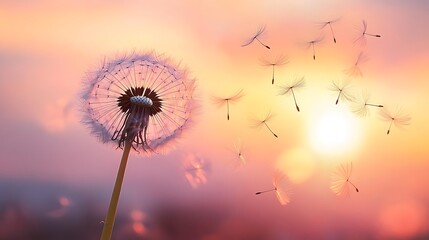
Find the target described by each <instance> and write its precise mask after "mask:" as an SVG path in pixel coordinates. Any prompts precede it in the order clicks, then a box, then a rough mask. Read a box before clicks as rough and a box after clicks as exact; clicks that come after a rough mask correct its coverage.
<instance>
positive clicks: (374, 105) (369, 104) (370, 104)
mask: <svg viewBox="0 0 429 240" xmlns="http://www.w3.org/2000/svg"><path fill="white" fill-rule="evenodd" d="M365 105H366V106H371V107H379V108H381V107H383V105H379V104H372V103H365Z"/></svg>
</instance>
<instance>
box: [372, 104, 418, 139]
mask: <svg viewBox="0 0 429 240" xmlns="http://www.w3.org/2000/svg"><path fill="white" fill-rule="evenodd" d="M378 113H379V114H380V118H381V120H383V121H386V122H390V123H389V129H387V134H389V133H390V129H391V128H392V124H393V125H395V126H396V127H397V128H403V127H404V126H406V125H409V124H410V121H411V117H410V116H408V114H404V113H403V111H402V109H401V108H399V107H397V108H396V110H395V111H394V112H393V113H392V112H390V111H389V109H387V108H386V107H384V108H382V109H380V111H379V112H378Z"/></svg>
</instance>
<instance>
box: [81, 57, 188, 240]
mask: <svg viewBox="0 0 429 240" xmlns="http://www.w3.org/2000/svg"><path fill="white" fill-rule="evenodd" d="M84 80H85V89H84V90H83V92H82V100H83V112H84V119H83V123H84V124H86V125H88V126H89V127H90V128H91V131H92V133H93V134H95V135H96V136H97V137H99V138H100V140H101V141H102V142H112V143H116V144H117V146H118V147H119V148H122V149H123V154H122V159H121V163H120V166H119V170H118V175H117V178H116V182H115V186H114V190H113V193H112V198H111V201H110V205H109V210H108V212H107V216H106V219H105V221H104V228H103V233H102V236H101V239H110V237H111V234H112V230H113V225H114V221H115V215H116V209H117V204H118V201H119V195H120V192H121V187H122V182H123V178H124V174H125V168H126V164H127V161H128V156H129V153H130V149H131V147H132V148H134V149H135V150H136V151H139V150H143V152H145V153H147V154H150V153H152V152H157V151H159V150H161V148H164V149H167V147H168V145H167V144H168V143H171V142H172V140H174V139H175V138H177V137H178V136H179V135H180V134H181V133H182V130H183V129H185V128H186V127H188V126H189V124H190V117H191V112H192V108H193V102H194V100H193V98H192V94H193V90H194V80H193V79H190V78H189V76H188V74H187V71H186V70H185V69H181V68H179V66H175V65H173V64H172V63H170V61H168V60H167V59H162V58H160V57H157V56H155V55H154V54H153V53H144V54H131V55H128V56H123V57H120V58H117V59H114V60H112V61H110V62H108V63H103V65H102V67H101V68H100V69H97V70H95V71H93V72H91V73H89V74H88V75H87V76H86V78H85V79H84Z"/></svg>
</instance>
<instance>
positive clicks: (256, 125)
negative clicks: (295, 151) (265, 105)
mask: <svg viewBox="0 0 429 240" xmlns="http://www.w3.org/2000/svg"><path fill="white" fill-rule="evenodd" d="M272 117H273V115H271V113H268V114H267V115H266V116H265V117H264V118H263V119H262V120H260V119H256V120H254V122H255V123H254V124H253V127H256V128H258V127H261V126H262V125H264V126H265V127H266V128H267V129H268V131H270V132H271V133H272V134H273V136H274V137H276V138H278V136H277V134H275V133H274V132H273V130H271V128H270V127H269V126H268V124H267V122H268V121H269V120H270V119H271V118H272Z"/></svg>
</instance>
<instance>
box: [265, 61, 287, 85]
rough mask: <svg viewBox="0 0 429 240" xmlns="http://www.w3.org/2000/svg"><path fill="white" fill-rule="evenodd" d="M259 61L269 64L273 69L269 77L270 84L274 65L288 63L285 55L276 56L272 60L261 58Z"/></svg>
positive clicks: (272, 80)
mask: <svg viewBox="0 0 429 240" xmlns="http://www.w3.org/2000/svg"><path fill="white" fill-rule="evenodd" d="M261 63H262V65H263V66H267V67H268V66H271V67H272V69H273V74H272V75H273V76H272V79H271V84H274V68H275V66H283V65H285V64H287V63H288V59H287V57H286V56H277V57H276V58H275V59H274V60H273V61H269V60H266V59H261Z"/></svg>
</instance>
